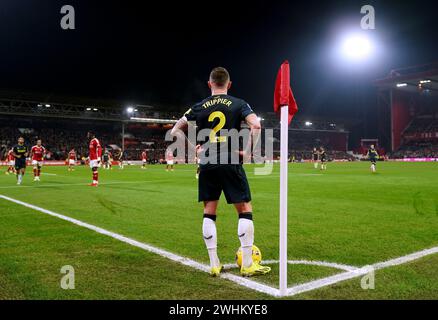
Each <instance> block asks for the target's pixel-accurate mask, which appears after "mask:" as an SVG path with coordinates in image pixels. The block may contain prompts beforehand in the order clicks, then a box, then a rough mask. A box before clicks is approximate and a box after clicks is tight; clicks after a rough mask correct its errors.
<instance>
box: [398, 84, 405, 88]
mask: <svg viewBox="0 0 438 320" xmlns="http://www.w3.org/2000/svg"><path fill="white" fill-rule="evenodd" d="M407 85H408V84H407V83H397V88H403V87H406V86H407Z"/></svg>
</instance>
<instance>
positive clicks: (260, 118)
mask: <svg viewBox="0 0 438 320" xmlns="http://www.w3.org/2000/svg"><path fill="white" fill-rule="evenodd" d="M257 119H258V120H259V121H263V120H265V119H263V118H262V117H257Z"/></svg>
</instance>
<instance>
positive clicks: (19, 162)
mask: <svg viewBox="0 0 438 320" xmlns="http://www.w3.org/2000/svg"><path fill="white" fill-rule="evenodd" d="M12 154H13V156H14V157H15V171H16V174H17V184H18V185H20V184H21V183H22V182H23V176H24V173H25V172H26V158H27V156H28V155H29V149H28V148H27V146H25V145H24V138H23V137H20V138H18V144H16V145H15V146H14V148H13V149H12Z"/></svg>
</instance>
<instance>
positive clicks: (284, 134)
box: [280, 106, 289, 296]
mask: <svg viewBox="0 0 438 320" xmlns="http://www.w3.org/2000/svg"><path fill="white" fill-rule="evenodd" d="M288 117H289V106H282V107H281V117H280V119H281V122H280V126H281V131H280V295H281V296H285V295H286V293H287V180H288V177H287V165H288V158H289V152H288V124H289V119H288Z"/></svg>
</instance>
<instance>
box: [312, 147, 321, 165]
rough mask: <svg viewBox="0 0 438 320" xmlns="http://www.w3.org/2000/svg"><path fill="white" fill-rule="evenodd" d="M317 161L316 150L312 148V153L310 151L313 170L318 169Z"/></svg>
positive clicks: (317, 154)
mask: <svg viewBox="0 0 438 320" xmlns="http://www.w3.org/2000/svg"><path fill="white" fill-rule="evenodd" d="M318 161H319V152H318V149H316V148H313V151H312V162H313V167H314V168H315V169H318Z"/></svg>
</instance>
